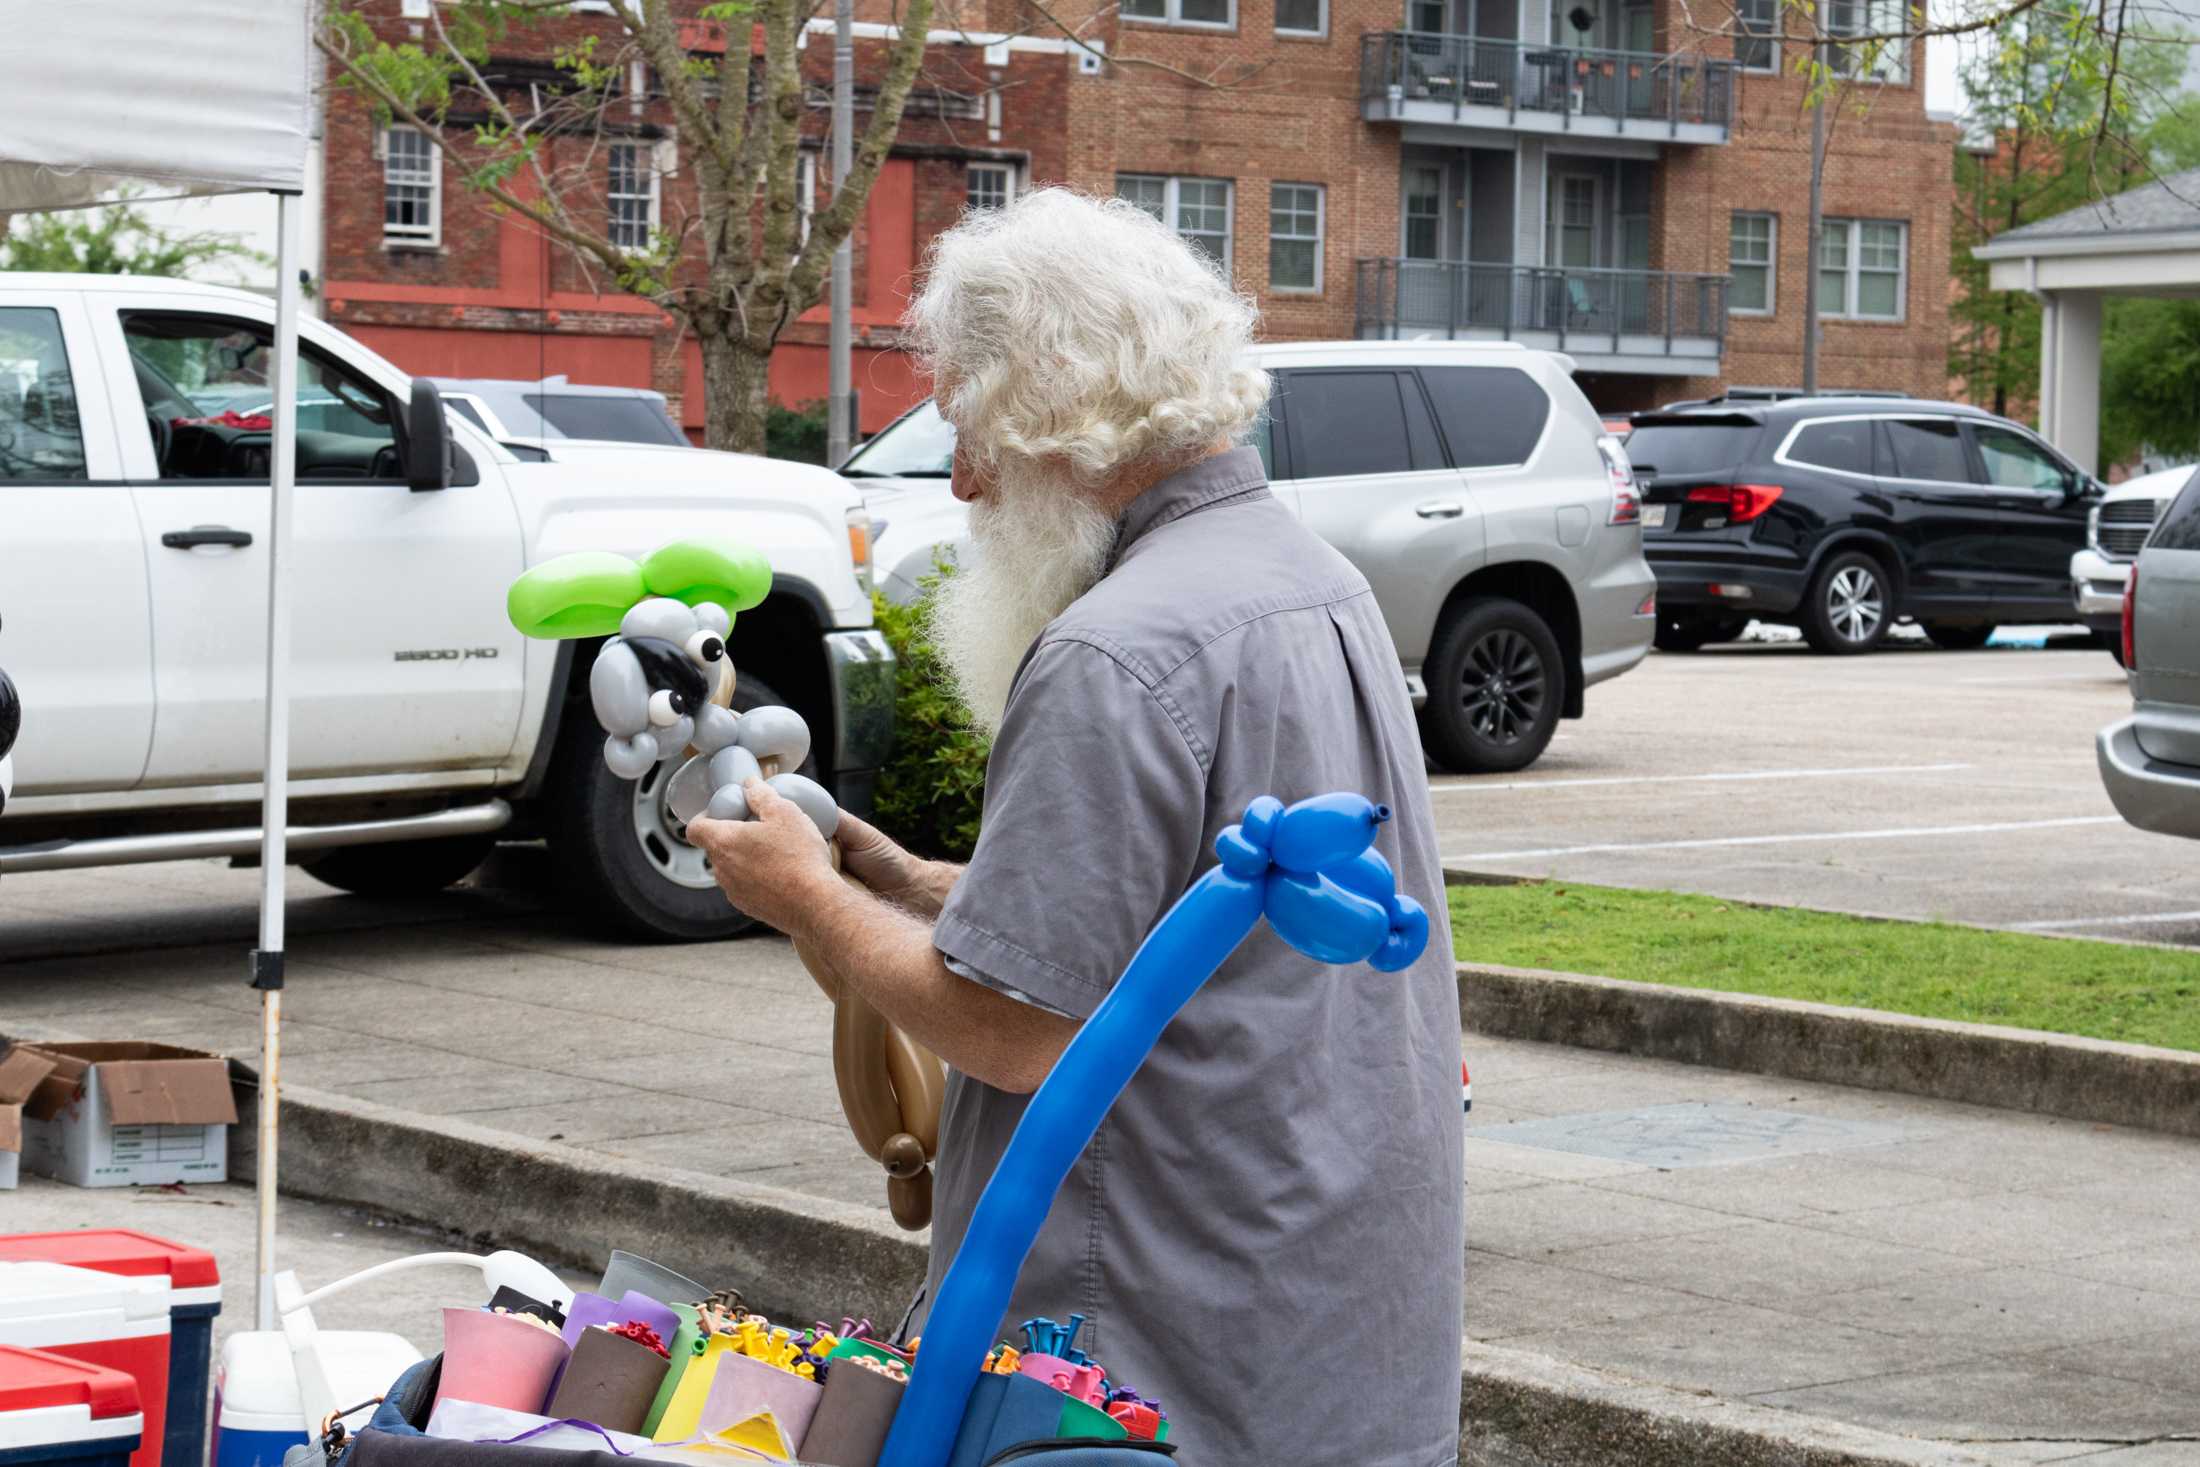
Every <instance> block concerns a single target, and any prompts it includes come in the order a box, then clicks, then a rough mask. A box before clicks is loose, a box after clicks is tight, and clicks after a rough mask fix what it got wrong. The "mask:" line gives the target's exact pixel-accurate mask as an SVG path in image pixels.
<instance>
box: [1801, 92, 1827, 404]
mask: <svg viewBox="0 0 2200 1467" xmlns="http://www.w3.org/2000/svg"><path fill="white" fill-rule="evenodd" d="M1812 81H1813V83H1814V84H1819V79H1818V78H1817V77H1813V78H1812ZM1825 185H1826V102H1825V98H1824V97H1823V96H1814V97H1813V98H1812V101H1811V104H1810V260H1809V262H1808V263H1809V268H1808V269H1806V270H1805V271H1804V273H1803V393H1804V395H1805V396H1808V395H1810V394H1811V393H1814V392H1816V391H1817V390H1818V252H1819V250H1820V249H1821V248H1822V247H1823V240H1824V237H1825V233H1826V210H1825V205H1826V200H1825Z"/></svg>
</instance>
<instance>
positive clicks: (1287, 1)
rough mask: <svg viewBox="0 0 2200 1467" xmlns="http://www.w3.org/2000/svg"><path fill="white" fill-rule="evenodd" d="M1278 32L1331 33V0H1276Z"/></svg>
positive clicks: (1302, 33) (1284, 33) (1286, 33)
mask: <svg viewBox="0 0 2200 1467" xmlns="http://www.w3.org/2000/svg"><path fill="white" fill-rule="evenodd" d="M1276 33H1277V34H1278V35H1284V36H1326V35H1328V34H1329V0H1276Z"/></svg>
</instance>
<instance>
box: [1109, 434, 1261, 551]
mask: <svg viewBox="0 0 2200 1467" xmlns="http://www.w3.org/2000/svg"><path fill="white" fill-rule="evenodd" d="M1267 492H1268V475H1267V473H1266V471H1265V470H1263V469H1262V468H1261V463H1260V450H1259V449H1257V448H1253V447H1250V446H1247V447H1242V448H1231V449H1226V450H1224V451H1223V452H1221V453H1218V454H1216V455H1215V456H1214V457H1212V458H1204V459H1201V460H1200V461H1199V462H1198V463H1196V464H1191V465H1188V466H1187V467H1185V468H1181V469H1178V470H1177V471H1176V472H1175V473H1173V474H1171V475H1169V476H1168V477H1167V478H1166V479H1163V480H1162V481H1161V482H1160V483H1158V484H1155V485H1154V486H1153V487H1152V488H1150V489H1148V490H1146V492H1145V493H1143V494H1141V495H1139V496H1138V497H1137V498H1136V499H1134V500H1132V501H1131V502H1130V507H1129V508H1127V509H1125V510H1124V511H1123V517H1122V518H1121V519H1120V520H1119V521H1117V528H1116V535H1115V551H1114V553H1113V554H1111V555H1110V556H1109V557H1108V568H1109V569H1110V570H1113V569H1114V568H1115V567H1116V565H1118V564H1119V563H1120V562H1121V561H1122V559H1123V554H1124V552H1125V551H1127V550H1129V549H1130V548H1131V546H1133V545H1135V544H1137V543H1138V542H1139V541H1140V540H1142V539H1144V538H1145V537H1146V536H1147V535H1148V534H1150V533H1152V532H1153V531H1155V530H1157V529H1159V528H1161V526H1163V525H1165V524H1167V523H1169V522H1170V521H1171V520H1176V519H1182V518H1183V517H1184V516H1185V515H1188V514H1191V513H1192V512H1193V511H1195V510H1201V509H1205V508H1207V507H1208V506H1209V505H1214V504H1220V503H1221V502H1222V501H1224V500H1226V499H1236V498H1239V497H1241V496H1242V497H1250V496H1253V495H1256V494H1266V493H1267Z"/></svg>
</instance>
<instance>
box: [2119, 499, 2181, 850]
mask: <svg viewBox="0 0 2200 1467" xmlns="http://www.w3.org/2000/svg"><path fill="white" fill-rule="evenodd" d="M2196 621H2200V472H2194V473H2191V474H2189V475H2188V476H2187V478H2186V480H2185V485H2184V487H2183V488H2182V489H2181V490H2179V491H2178V493H2177V497H2176V499H2175V500H2174V501H2172V502H2171V504H2170V506H2169V508H2168V510H2166V511H2165V512H2164V513H2163V515H2162V517H2161V519H2160V520H2159V521H2158V522H2157V523H2156V524H2155V527H2154V534H2153V535H2152V536H2151V537H2150V538H2149V539H2148V540H2147V542H2146V548H2145V549H2143V550H2141V551H2140V552H2139V559H2138V560H2137V561H2136V562H2135V563H2134V564H2133V565H2132V567H2131V579H2130V581H2129V583H2128V584H2127V585H2126V586H2125V588H2124V615H2123V627H2122V632H2123V647H2122V658H2123V662H2124V665H2125V667H2126V668H2128V669H2129V671H2130V676H2131V700H2132V705H2133V707H2132V716H2131V717H2129V718H2127V719H2124V720H2123V721H2122V722H2121V723H2112V724H2110V725H2109V726H2108V727H2107V728H2104V729H2102V730H2101V734H2100V738H2099V739H2098V740H2097V741H2096V744H2095V747H2096V750H2097V752H2098V753H2099V755H2100V761H2101V783H2102V784H2103V785H2105V786H2107V788H2108V797H2109V799H2110V800H2112V801H2114V802H2115V805H2116V810H2117V813H2118V814H2120V815H2122V816H2123V817H2124V819H2126V820H2128V821H2130V822H2131V823H2132V824H2133V825H2136V826H2138V827H2139V828H2140V829H2141V830H2152V831H2158V832H2160V833H2161V834H2163V835H2181V836H2184V837H2186V838H2187V839H2188V840H2200V639H2196V638H2194V637H2193V636H2192V635H2191V633H2190V631H2189V628H2191V627H2192V626H2193V624H2194V623H2195V622H2196Z"/></svg>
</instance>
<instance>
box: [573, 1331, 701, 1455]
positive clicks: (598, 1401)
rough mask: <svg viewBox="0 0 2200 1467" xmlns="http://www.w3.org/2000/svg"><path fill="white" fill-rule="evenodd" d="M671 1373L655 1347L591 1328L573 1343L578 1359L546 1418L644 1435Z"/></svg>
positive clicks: (667, 1364) (574, 1353) (575, 1359)
mask: <svg viewBox="0 0 2200 1467" xmlns="http://www.w3.org/2000/svg"><path fill="white" fill-rule="evenodd" d="M671 1368H672V1362H671V1361H670V1360H669V1359H667V1358H666V1357H665V1356H663V1355H660V1354H659V1353H658V1352H657V1351H655V1350H652V1349H651V1348H649V1346H647V1345H643V1344H638V1343H636V1342H635V1341H633V1340H630V1339H628V1338H626V1336H624V1335H615V1334H613V1333H612V1332H611V1331H610V1330H607V1329H600V1328H597V1327H594V1326H591V1327H590V1328H588V1329H584V1330H582V1331H581V1333H580V1338H578V1339H576V1340H575V1341H574V1342H573V1358H572V1359H570V1360H568V1361H567V1362H566V1363H565V1374H564V1375H563V1376H561V1377H559V1379H558V1388H557V1389H556V1390H555V1391H553V1392H552V1393H551V1395H550V1404H549V1406H548V1407H547V1408H546V1410H545V1412H544V1414H545V1415H548V1416H550V1417H552V1418H554V1419H557V1420H567V1419H571V1420H574V1421H593V1422H595V1423H596V1424H597V1425H598V1426H600V1427H602V1428H603V1429H604V1430H606V1431H623V1432H626V1433H628V1434H630V1435H638V1434H639V1433H640V1432H641V1429H642V1422H643V1421H644V1420H646V1419H647V1418H648V1416H649V1408H650V1407H651V1406H653V1405H655V1404H656V1401H657V1388H658V1387H659V1386H661V1385H663V1384H664V1383H665V1372H666V1371H668V1370H670V1369H671Z"/></svg>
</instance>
